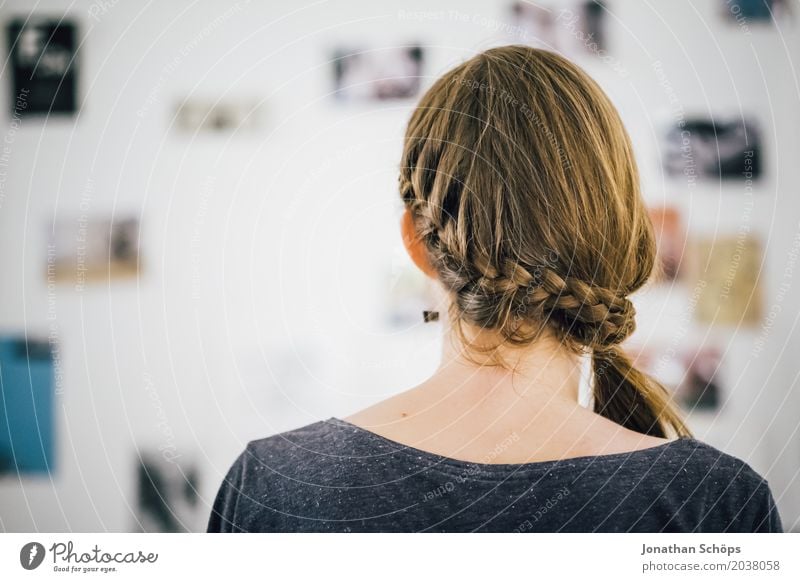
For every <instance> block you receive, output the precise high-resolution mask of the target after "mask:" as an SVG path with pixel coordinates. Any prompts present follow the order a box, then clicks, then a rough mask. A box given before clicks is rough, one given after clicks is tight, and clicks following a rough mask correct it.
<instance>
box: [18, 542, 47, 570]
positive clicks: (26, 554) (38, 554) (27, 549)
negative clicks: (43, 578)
mask: <svg viewBox="0 0 800 582" xmlns="http://www.w3.org/2000/svg"><path fill="white" fill-rule="evenodd" d="M44 554H45V551H44V546H43V545H42V544H40V543H39V542H28V543H27V544H25V545H24V546H22V549H21V550H20V552H19V563H20V564H22V567H23V568H25V569H26V570H35V569H36V568H38V567H39V566H40V565H41V563H42V562H43V561H44Z"/></svg>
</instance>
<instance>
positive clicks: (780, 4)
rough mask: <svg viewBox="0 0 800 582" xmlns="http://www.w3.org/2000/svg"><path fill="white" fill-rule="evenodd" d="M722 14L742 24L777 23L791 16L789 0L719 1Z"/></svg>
mask: <svg viewBox="0 0 800 582" xmlns="http://www.w3.org/2000/svg"><path fill="white" fill-rule="evenodd" d="M719 2H720V9H721V10H722V13H723V14H724V15H725V16H726V17H727V18H728V19H729V20H732V21H735V22H737V23H742V24H750V23H756V24H758V23H765V24H769V23H772V22H779V21H781V20H784V19H786V18H787V17H789V16H790V15H791V14H792V2H791V0H719Z"/></svg>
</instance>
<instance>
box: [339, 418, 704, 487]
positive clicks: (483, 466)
mask: <svg viewBox="0 0 800 582" xmlns="http://www.w3.org/2000/svg"><path fill="white" fill-rule="evenodd" d="M327 422H332V423H334V424H338V425H340V426H343V427H346V428H350V429H351V430H355V431H357V432H359V433H360V434H363V435H365V436H368V437H370V438H372V439H375V440H379V441H382V442H383V443H386V444H388V445H390V446H391V447H392V448H393V450H394V451H397V452H400V453H403V454H406V455H409V456H412V457H416V458H420V457H422V458H426V459H428V460H430V461H433V462H435V463H437V464H440V463H441V464H445V465H450V466H454V467H470V468H471V469H472V470H473V471H480V472H485V473H492V472H509V471H513V472H517V471H526V470H532V469H541V468H545V467H552V466H553V465H573V464H583V463H586V462H589V461H591V462H599V463H602V462H604V461H612V460H614V459H620V458H622V459H625V460H628V459H630V458H632V457H634V456H640V455H641V456H647V455H649V454H652V453H654V452H661V451H663V450H664V449H666V448H667V447H669V446H671V445H674V444H678V443H689V442H695V439H694V438H693V437H688V436H680V437H678V438H675V439H673V440H671V441H668V442H666V443H661V444H660V445H656V446H654V447H647V448H645V449H636V450H633V451H623V452H619V453H607V454H605V455H583V456H579V457H567V458H565V459H550V460H546V461H531V462H527V463H481V462H478V461H466V460H463V459H456V458H453V457H446V456H444V455H440V454H438V453H434V452H432V451H426V450H424V449H418V448H416V447H413V446H411V445H407V444H405V443H401V442H399V441H395V440H392V439H390V438H388V437H385V436H383V435H380V434H378V433H376V432H372V431H371V430H368V429H366V428H363V427H361V426H358V425H357V424H353V423H352V422H348V421H346V420H343V419H341V418H337V417H331V418H329V419H328V420H327Z"/></svg>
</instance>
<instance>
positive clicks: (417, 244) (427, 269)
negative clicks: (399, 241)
mask: <svg viewBox="0 0 800 582" xmlns="http://www.w3.org/2000/svg"><path fill="white" fill-rule="evenodd" d="M400 229H401V233H402V235H403V244H404V245H405V247H406V251H408V255H409V256H410V257H411V260H412V261H414V264H415V265H416V266H417V267H418V268H419V269H420V270H421V271H422V272H423V273H425V274H426V275H427V276H428V277H430V278H432V279H436V271H435V270H434V269H433V267H432V266H431V264H430V262H429V261H428V251H427V249H426V248H425V243H423V242H422V240H420V238H419V237H417V231H416V228H415V227H414V219H413V217H412V216H411V211H410V210H409V209H408V208H406V210H405V212H404V213H403V219H402V221H401V223H400Z"/></svg>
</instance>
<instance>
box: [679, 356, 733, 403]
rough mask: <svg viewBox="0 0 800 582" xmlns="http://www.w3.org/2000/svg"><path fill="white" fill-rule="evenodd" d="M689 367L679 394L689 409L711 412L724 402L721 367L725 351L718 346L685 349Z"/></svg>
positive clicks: (680, 399) (680, 400) (684, 362)
mask: <svg viewBox="0 0 800 582" xmlns="http://www.w3.org/2000/svg"><path fill="white" fill-rule="evenodd" d="M681 359H682V361H683V367H684V369H685V370H686V371H685V373H684V375H683V378H682V381H681V383H680V384H679V385H678V388H677V389H676V391H675V396H676V397H677V399H678V402H680V404H681V406H683V407H684V408H685V409H686V410H690V411H698V412H708V411H714V410H717V409H718V408H719V407H720V406H721V404H722V394H721V392H722V388H721V385H720V384H721V382H720V379H719V376H720V374H719V369H720V366H721V364H722V354H721V351H720V350H719V349H718V348H717V347H715V346H703V347H700V348H697V349H694V350H691V349H687V350H683V353H682V354H681Z"/></svg>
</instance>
